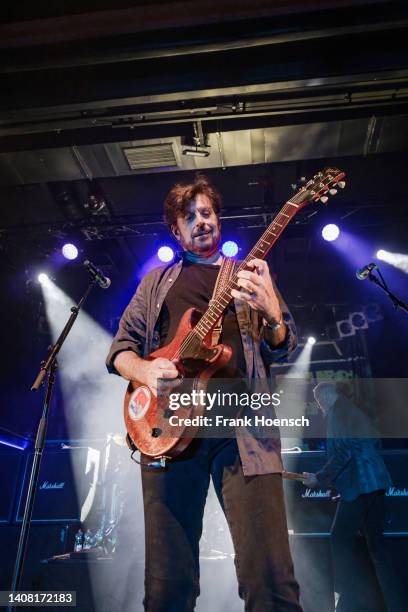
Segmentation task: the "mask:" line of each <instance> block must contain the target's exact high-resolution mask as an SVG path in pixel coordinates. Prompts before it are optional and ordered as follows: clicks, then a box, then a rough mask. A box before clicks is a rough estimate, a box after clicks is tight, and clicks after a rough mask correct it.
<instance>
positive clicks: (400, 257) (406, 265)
mask: <svg viewBox="0 0 408 612" xmlns="http://www.w3.org/2000/svg"><path fill="white" fill-rule="evenodd" d="M376 257H377V259H380V260H381V261H385V262H386V263H388V264H390V265H391V266H394V268H398V269H399V270H402V271H403V272H405V273H406V274H408V255H406V254H405V253H390V251H384V249H380V250H379V251H377V255H376Z"/></svg>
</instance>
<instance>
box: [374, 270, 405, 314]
mask: <svg viewBox="0 0 408 612" xmlns="http://www.w3.org/2000/svg"><path fill="white" fill-rule="evenodd" d="M368 278H369V279H370V281H371V282H372V283H375V284H376V285H377V286H378V287H380V289H382V290H383V291H385V293H386V294H387V295H388V297H389V298H390V300H391V301H392V303H393V304H394V306H395V308H401V309H402V310H405V312H408V305H407V304H405V302H403V301H402V300H400V299H399V298H397V296H396V295H394V293H392V292H391V291H390V290H389V289H388V287H387V285H386V284H385V281H383V282H381V281H380V280H379V279H378V278H377V277H376V276H375V274H373V273H372V272H370V273H369V275H368Z"/></svg>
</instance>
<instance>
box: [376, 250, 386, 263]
mask: <svg viewBox="0 0 408 612" xmlns="http://www.w3.org/2000/svg"><path fill="white" fill-rule="evenodd" d="M386 256H387V251H384V249H380V250H379V251H377V254H376V258H377V259H381V260H382V261H385V258H386Z"/></svg>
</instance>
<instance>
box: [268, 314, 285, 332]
mask: <svg viewBox="0 0 408 612" xmlns="http://www.w3.org/2000/svg"><path fill="white" fill-rule="evenodd" d="M263 324H264V326H265V327H267V328H268V329H271V330H272V331H274V332H276V331H278V329H280V328H281V327H282V326H283V325H284V321H283V313H282V312H281V316H280V319H279V321H278V322H277V323H269V322H268V321H267V320H266V319H265V317H264V319H263Z"/></svg>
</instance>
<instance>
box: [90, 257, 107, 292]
mask: <svg viewBox="0 0 408 612" xmlns="http://www.w3.org/2000/svg"><path fill="white" fill-rule="evenodd" d="M84 266H85V268H86V269H87V270H88V272H89V274H90V275H91V276H92V278H93V279H94V280H95V281H96V282H97V283H98V285H99V286H100V287H101V289H108V287H110V285H111V279H110V278H108V277H107V276H105V275H104V273H103V272H102V270H99V268H97V267H96V266H94V264H93V263H92V262H91V261H89V259H85V261H84Z"/></svg>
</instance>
